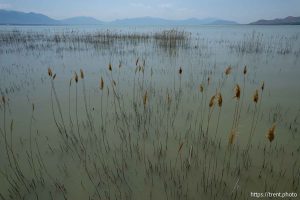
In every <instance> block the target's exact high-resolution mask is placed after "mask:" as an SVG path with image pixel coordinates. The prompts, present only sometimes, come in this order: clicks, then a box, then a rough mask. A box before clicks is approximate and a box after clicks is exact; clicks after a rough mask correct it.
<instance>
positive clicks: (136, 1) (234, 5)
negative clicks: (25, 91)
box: [0, 0, 300, 23]
mask: <svg viewBox="0 0 300 200" xmlns="http://www.w3.org/2000/svg"><path fill="white" fill-rule="evenodd" d="M0 9H6V10H17V11H23V12H36V13H42V14H45V15H47V16H49V17H51V18H54V19H64V18H69V17H75V16H90V17H94V18H96V19H99V20H103V21H111V20H115V19H123V18H134V17H145V16H151V17H160V18H165V19H187V18H199V19H203V18H211V17H212V18H220V19H226V20H233V21H236V22H239V23H249V22H253V21H256V20H258V19H273V18H283V17H287V16H300V0H205V1H204V0H0Z"/></svg>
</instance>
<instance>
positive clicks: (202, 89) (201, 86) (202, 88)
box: [199, 84, 204, 93]
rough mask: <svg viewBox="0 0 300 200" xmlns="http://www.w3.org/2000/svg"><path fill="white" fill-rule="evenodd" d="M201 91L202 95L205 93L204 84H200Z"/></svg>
mask: <svg viewBox="0 0 300 200" xmlns="http://www.w3.org/2000/svg"><path fill="white" fill-rule="evenodd" d="M199 90H200V92H201V93H203V91H204V87H203V85H202V84H200V86H199Z"/></svg>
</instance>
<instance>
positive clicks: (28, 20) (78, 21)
mask: <svg viewBox="0 0 300 200" xmlns="http://www.w3.org/2000/svg"><path fill="white" fill-rule="evenodd" d="M0 24H2V25H3V24H4V25H96V24H117V25H119V24H122V25H210V24H212V25H228V24H238V23H236V22H234V21H228V20H223V19H216V18H206V19H197V18H189V19H184V20H169V19H162V18H155V17H139V18H129V19H118V20H114V21H111V22H103V21H100V20H98V19H95V18H92V17H73V18H68V19H63V20H55V19H52V18H50V17H48V16H46V15H43V14H38V13H24V12H18V11H8V10H0Z"/></svg>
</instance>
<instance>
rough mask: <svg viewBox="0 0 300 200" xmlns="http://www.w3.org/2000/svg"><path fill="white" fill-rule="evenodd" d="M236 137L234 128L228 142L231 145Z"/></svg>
mask: <svg viewBox="0 0 300 200" xmlns="http://www.w3.org/2000/svg"><path fill="white" fill-rule="evenodd" d="M235 137H236V132H235V130H234V129H232V130H231V132H230V134H229V138H228V143H229V144H230V145H233V143H234V140H235Z"/></svg>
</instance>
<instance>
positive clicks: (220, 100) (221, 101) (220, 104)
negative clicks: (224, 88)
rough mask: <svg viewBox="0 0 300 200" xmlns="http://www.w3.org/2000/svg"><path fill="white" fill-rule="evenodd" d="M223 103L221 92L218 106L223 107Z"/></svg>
mask: <svg viewBox="0 0 300 200" xmlns="http://www.w3.org/2000/svg"><path fill="white" fill-rule="evenodd" d="M222 104H223V97H222V94H221V93H219V94H218V106H219V107H220V108H221V107H222Z"/></svg>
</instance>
